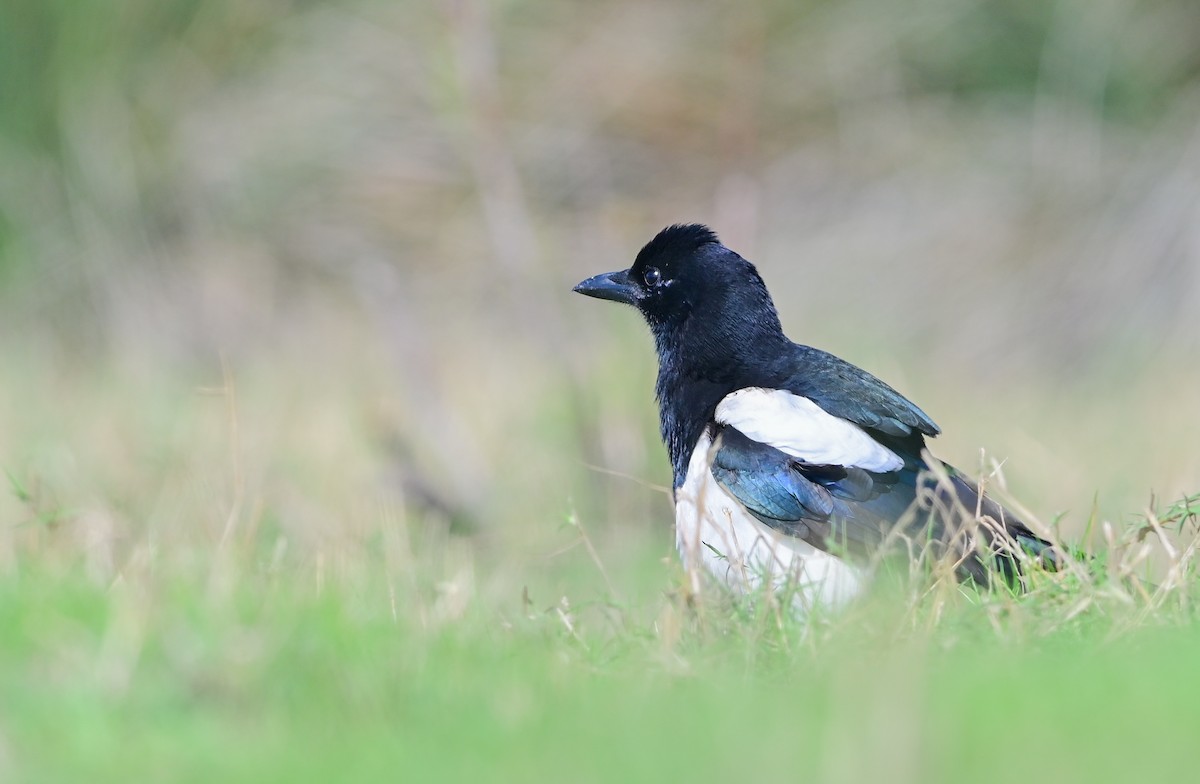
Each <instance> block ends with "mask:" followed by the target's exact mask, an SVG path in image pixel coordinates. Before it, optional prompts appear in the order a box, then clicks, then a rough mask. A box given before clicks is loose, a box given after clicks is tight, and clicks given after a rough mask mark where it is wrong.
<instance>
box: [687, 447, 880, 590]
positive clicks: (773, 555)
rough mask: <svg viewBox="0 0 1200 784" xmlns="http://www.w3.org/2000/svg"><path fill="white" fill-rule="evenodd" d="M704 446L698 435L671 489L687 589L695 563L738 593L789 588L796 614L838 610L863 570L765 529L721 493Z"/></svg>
mask: <svg viewBox="0 0 1200 784" xmlns="http://www.w3.org/2000/svg"><path fill="white" fill-rule="evenodd" d="M711 446H712V439H710V438H709V436H708V434H707V433H706V434H705V435H703V436H701V438H700V442H699V443H698V444H697V445H696V449H695V451H693V452H692V458H691V461H690V462H689V464H688V470H687V476H686V477H685V479H684V483H683V486H682V487H680V488H679V490H678V491H677V492H676V494H675V543H676V546H677V547H678V548H679V555H680V557H681V558H682V559H683V565H684V568H685V569H686V570H687V572H688V575H689V579H690V580H691V582H692V590H693V591H698V590H699V589H700V575H699V570H700V569H701V568H703V569H705V570H706V571H707V572H709V573H710V574H712V575H713V576H714V577H715V578H716V579H717V580H718V581H720V582H721V583H723V584H724V585H727V586H729V587H730V588H732V589H733V590H735V591H738V592H740V593H747V592H755V591H758V590H760V589H762V588H763V587H764V586H770V590H773V591H776V592H778V593H780V594H781V595H791V597H792V602H793V605H794V606H795V608H796V610H797V611H798V612H800V613H807V612H808V611H810V610H813V609H817V608H821V609H826V610H833V609H837V608H839V607H842V606H843V605H845V604H847V603H848V602H849V601H850V600H852V599H853V598H854V597H856V596H858V595H859V594H860V593H861V592H862V591H863V589H864V588H865V587H866V582H867V575H866V572H865V570H863V569H861V568H859V567H856V566H854V565H852V564H849V563H847V562H846V561H844V560H842V559H841V558H838V557H837V556H834V555H830V554H829V553H827V552H825V551H824V550H819V549H817V548H816V547H813V546H812V545H810V544H808V543H807V542H804V541H801V540H800V539H796V538H794V537H790V536H787V535H785V534H782V533H780V532H778V531H775V530H773V529H771V528H770V527H768V526H767V525H765V524H763V523H762V522H760V521H759V520H757V519H756V518H755V517H754V516H752V515H751V514H750V513H748V512H747V511H746V510H745V508H744V507H743V506H742V505H741V503H740V502H738V500H737V499H736V498H734V497H733V496H731V495H730V494H729V493H727V492H726V491H725V489H724V488H723V487H721V485H720V484H718V483H717V481H716V479H715V478H714V477H713V475H712V469H711V463H712V461H711V458H710V456H709V448H710V447H711Z"/></svg>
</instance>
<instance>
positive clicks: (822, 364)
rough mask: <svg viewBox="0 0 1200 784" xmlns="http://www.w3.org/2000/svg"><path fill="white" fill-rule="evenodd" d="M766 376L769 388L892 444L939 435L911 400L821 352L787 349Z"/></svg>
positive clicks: (797, 348)
mask: <svg viewBox="0 0 1200 784" xmlns="http://www.w3.org/2000/svg"><path fill="white" fill-rule="evenodd" d="M772 371H773V372H772V374H771V375H772V384H771V386H772V387H774V388H776V389H780V390H784V391H786V392H790V393H792V394H794V395H798V396H801V397H805V398H808V399H809V400H812V401H813V402H814V403H816V404H817V405H818V406H820V407H821V408H822V409H823V410H824V411H826V412H827V413H829V414H832V415H833V416H835V417H839V418H841V419H845V420H847V421H849V422H853V423H854V424H856V425H858V426H859V427H864V428H868V429H871V430H876V431H878V432H879V433H882V434H883V435H885V436H891V437H894V438H907V437H909V436H913V435H915V434H918V433H919V434H922V435H926V436H936V435H937V434H938V433H940V432H941V429H940V428H939V427H938V426H937V425H936V424H935V423H934V421H933V420H932V419H930V417H929V415H928V414H926V413H925V412H924V411H922V410H921V409H920V408H918V407H917V405H916V404H915V403H913V402H912V401H911V400H909V399H908V398H906V397H904V396H903V395H901V394H900V393H899V392H897V391H896V390H895V389H893V388H892V387H891V386H889V385H888V384H886V383H885V382H883V381H881V380H880V379H878V378H876V377H875V376H873V375H871V374H870V373H868V372H867V371H865V370H863V369H862V368H860V367H857V366H855V365H852V364H850V363H849V362H847V361H846V360H844V359H841V358H839V357H837V356H834V355H833V354H830V353H829V352H827V351H822V350H821V349H817V348H813V347H811V346H804V345H800V344H798V343H793V344H792V346H791V351H790V352H788V353H787V355H785V356H782V357H780V358H779V361H778V362H777V364H776V365H775V367H774V368H772Z"/></svg>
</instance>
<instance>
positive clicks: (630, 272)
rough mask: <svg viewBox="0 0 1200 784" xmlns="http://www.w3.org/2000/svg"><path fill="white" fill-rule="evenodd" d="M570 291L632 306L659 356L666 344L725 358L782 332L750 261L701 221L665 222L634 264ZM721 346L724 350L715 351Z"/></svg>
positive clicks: (719, 360)
mask: <svg viewBox="0 0 1200 784" xmlns="http://www.w3.org/2000/svg"><path fill="white" fill-rule="evenodd" d="M575 291H577V292H579V293H580V294H586V295H588V296H589V297H597V298H599V299H609V300H614V301H616V302H624V303H626V304H629V305H633V306H634V307H635V308H637V309H638V310H639V311H640V312H641V314H642V316H644V317H645V319H646V322H647V323H648V324H649V325H650V328H651V330H652V331H653V332H654V336H655V338H656V340H657V341H658V344H659V349H660V354H661V351H662V349H663V348H666V347H669V348H673V349H678V350H684V351H689V350H690V351H691V352H692V353H693V354H696V355H697V356H696V358H700V355H703V356H704V357H705V358H707V359H710V360H712V361H714V362H716V363H717V364H725V363H727V361H728V360H729V359H732V358H734V357H735V356H737V355H738V354H739V353H740V352H742V351H743V350H744V349H745V348H746V343H747V341H752V340H758V339H762V338H763V337H764V336H766V335H771V336H775V335H778V336H780V337H782V329H781V328H780V325H779V317H778V315H777V314H776V312H775V306H774V304H773V303H772V302H771V296H770V295H769V294H768V293H767V287H766V285H764V284H763V281H762V278H761V277H759V274H758V271H757V270H756V269H755V268H754V265H753V264H751V263H750V262H748V261H746V260H745V259H743V258H742V257H741V256H739V255H738V254H736V253H734V252H733V251H731V250H730V249H729V248H726V247H725V246H724V245H722V244H721V241H720V240H719V239H718V238H717V235H716V234H715V233H714V232H713V231H712V230H711V229H709V228H708V227H707V226H702V225H699V224H686V225H675V226H668V227H667V228H665V229H663V230H662V231H660V232H659V233H658V235H657V236H656V237H655V238H654V239H652V240H650V242H648V243H646V245H645V247H643V248H642V250H641V252H639V253H638V255H637V258H636V259H635V260H634V262H633V266H632V267H630V268H629V269H627V270H621V271H619V272H609V273H605V274H603V275H596V276H595V277H592V278H588V279H587V280H585V281H583V282H582V283H580V284H579V285H578V286H576V287H575ZM664 340H667V341H668V343H669V346H664V345H663V341H664ZM689 344H690V345H689ZM763 348H768V347H767V346H764V347H763ZM722 350H724V351H726V352H728V355H727V356H720V354H721V353H722Z"/></svg>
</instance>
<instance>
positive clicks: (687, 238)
mask: <svg viewBox="0 0 1200 784" xmlns="http://www.w3.org/2000/svg"><path fill="white" fill-rule="evenodd" d="M574 291H575V292H577V293H580V294H584V295H586V296H589V297H595V298H597V299H602V300H611V301H615V302H619V303H624V304H627V305H632V306H633V307H634V308H636V309H637V310H638V311H639V312H640V313H641V314H642V316H643V317H644V319H645V321H646V324H647V325H648V326H649V330H650V333H651V335H652V336H653V339H654V345H655V350H656V353H657V355H658V377H657V381H656V383H655V395H656V398H657V401H658V408H659V424H660V431H661V435H662V439H663V443H664V445H665V447H666V450H667V454H668V456H669V458H670V462H671V470H672V479H673V484H672V496H673V499H674V504H675V539H676V542H675V543H676V547H677V549H678V551H679V555H680V557H681V560H682V562H683V566H684V569H685V573H686V574H688V575H689V576H690V578H691V588H692V591H693V592H695V593H698V592H699V591H700V588H701V585H702V575H703V574H707V575H710V576H711V579H712V580H715V582H716V583H717V584H718V585H723V586H725V587H726V588H729V589H732V590H734V591H736V592H738V593H740V594H748V593H752V592H756V591H759V590H761V589H763V588H764V587H765V588H767V589H769V590H771V591H784V590H787V591H788V592H789V595H790V596H791V597H792V599H791V601H792V603H793V605H794V606H795V607H796V609H797V611H798V612H799V613H802V614H811V613H814V612H817V611H819V610H828V611H836V610H839V609H841V608H843V607H845V606H846V605H848V604H849V603H850V602H852V601H853V600H855V599H856V598H858V597H859V596H861V595H863V594H864V593H865V592H866V590H867V588H868V587H869V585H870V584H871V581H872V577H873V575H874V573H875V571H876V570H877V566H878V564H879V563H880V562H881V557H882V555H883V554H886V553H887V552H888V551H889V550H892V549H896V548H898V547H899V548H903V547H905V546H908V547H909V549H910V551H911V548H912V545H913V543H916V545H917V547H919V548H926V547H927V548H929V549H931V550H932V551H933V552H934V553H935V554H938V555H941V556H946V557H949V558H950V559H951V561H950V562H951V563H952V564H953V566H954V572H955V574H956V576H957V577H958V579H959V580H960V581H965V582H973V583H976V584H979V585H981V586H993V585H996V584H998V583H1004V584H1007V585H1009V586H1013V587H1015V588H1016V589H1017V590H1020V588H1021V585H1022V580H1023V579H1024V573H1025V569H1024V566H1025V565H1028V564H1033V563H1039V564H1041V565H1043V566H1045V567H1046V568H1051V569H1052V568H1054V565H1055V558H1056V556H1055V550H1054V546H1053V545H1052V544H1051V543H1050V542H1049V541H1047V540H1046V539H1043V538H1042V537H1040V536H1038V535H1037V534H1036V533H1034V532H1033V530H1031V529H1030V528H1029V527H1028V526H1027V525H1026V524H1025V523H1023V522H1022V521H1021V520H1020V519H1018V518H1017V517H1016V516H1015V515H1013V514H1011V513H1009V512H1008V511H1007V510H1006V509H1004V508H1003V507H1002V506H1000V505H999V504H998V503H996V502H995V501H994V500H993V499H991V498H990V497H988V496H987V495H985V494H984V493H983V492H982V491H981V490H980V489H979V487H978V485H977V484H976V483H974V482H973V481H972V480H971V479H970V478H969V477H968V476H966V475H965V474H963V473H962V472H960V471H958V470H957V469H955V468H954V467H953V466H950V465H948V464H946V463H942V462H941V461H939V460H937V459H936V458H935V457H933V456H932V454H931V453H930V452H929V451H928V449H927V447H926V439H930V438H933V437H935V436H937V435H938V434H939V433H940V432H941V431H940V428H939V427H938V426H937V425H936V424H935V423H934V422H933V420H932V419H930V417H929V416H928V415H927V414H926V413H925V412H924V411H922V410H921V409H920V408H918V407H917V406H916V405H915V404H914V403H912V402H911V401H909V400H908V399H907V398H905V397H904V396H903V395H901V394H900V393H899V392H897V391H896V390H895V389H893V388H892V387H891V386H889V385H888V384H886V383H884V382H883V381H881V380H879V379H878V378H876V377H875V376H873V375H871V374H870V373H868V372H867V371H865V370H863V369H861V368H859V367H857V366H855V365H853V364H850V363H849V362H847V361H845V360H843V359H840V358H838V357H836V356H834V355H833V354H830V353H828V352H825V351H822V350H820V349H817V348H813V347H810V346H806V345H801V344H798V343H794V342H792V341H791V340H790V339H789V338H788V337H787V336H785V334H784V332H783V328H782V325H781V323H780V320H779V315H778V311H777V310H776V308H775V304H774V301H773V300H772V298H771V295H770V294H769V293H768V291H767V287H766V284H765V283H764V282H763V279H762V277H761V275H759V273H758V270H757V269H756V268H755V266H754V265H753V264H751V263H750V262H749V261H747V260H746V259H744V258H742V257H741V256H740V255H738V254H737V253H736V252H734V251H733V250H730V249H729V248H728V247H726V246H725V245H723V244H722V243H721V241H720V239H719V238H718V236H717V234H716V233H715V232H714V231H713V230H712V229H710V228H709V227H707V226H705V225H702V224H697V223H693V224H675V225H671V226H668V227H667V228H665V229H663V230H662V231H661V232H659V233H658V234H657V235H656V236H655V237H654V238H653V239H651V240H650V241H649V242H648V243H646V245H645V246H644V247H643V248H642V249H641V251H640V252H639V253H638V254H637V256H636V258H635V260H634V262H633V265H632V266H630V267H629V268H628V269H625V270H620V271H616V272H609V273H604V274H601V275H596V276H594V277H590V278H588V279H586V280H584V281H582V282H581V283H579V284H578V285H576V286H575V287H574ZM709 579H710V578H703V581H708V580H709Z"/></svg>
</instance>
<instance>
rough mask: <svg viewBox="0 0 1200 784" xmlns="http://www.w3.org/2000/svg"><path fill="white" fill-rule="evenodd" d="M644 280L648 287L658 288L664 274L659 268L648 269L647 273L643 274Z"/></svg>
mask: <svg viewBox="0 0 1200 784" xmlns="http://www.w3.org/2000/svg"><path fill="white" fill-rule="evenodd" d="M642 280H644V281H646V285H647V286H657V285H658V282H659V281H660V280H662V273H661V272H659V271H658V267H646V271H645V272H643V273H642Z"/></svg>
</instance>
